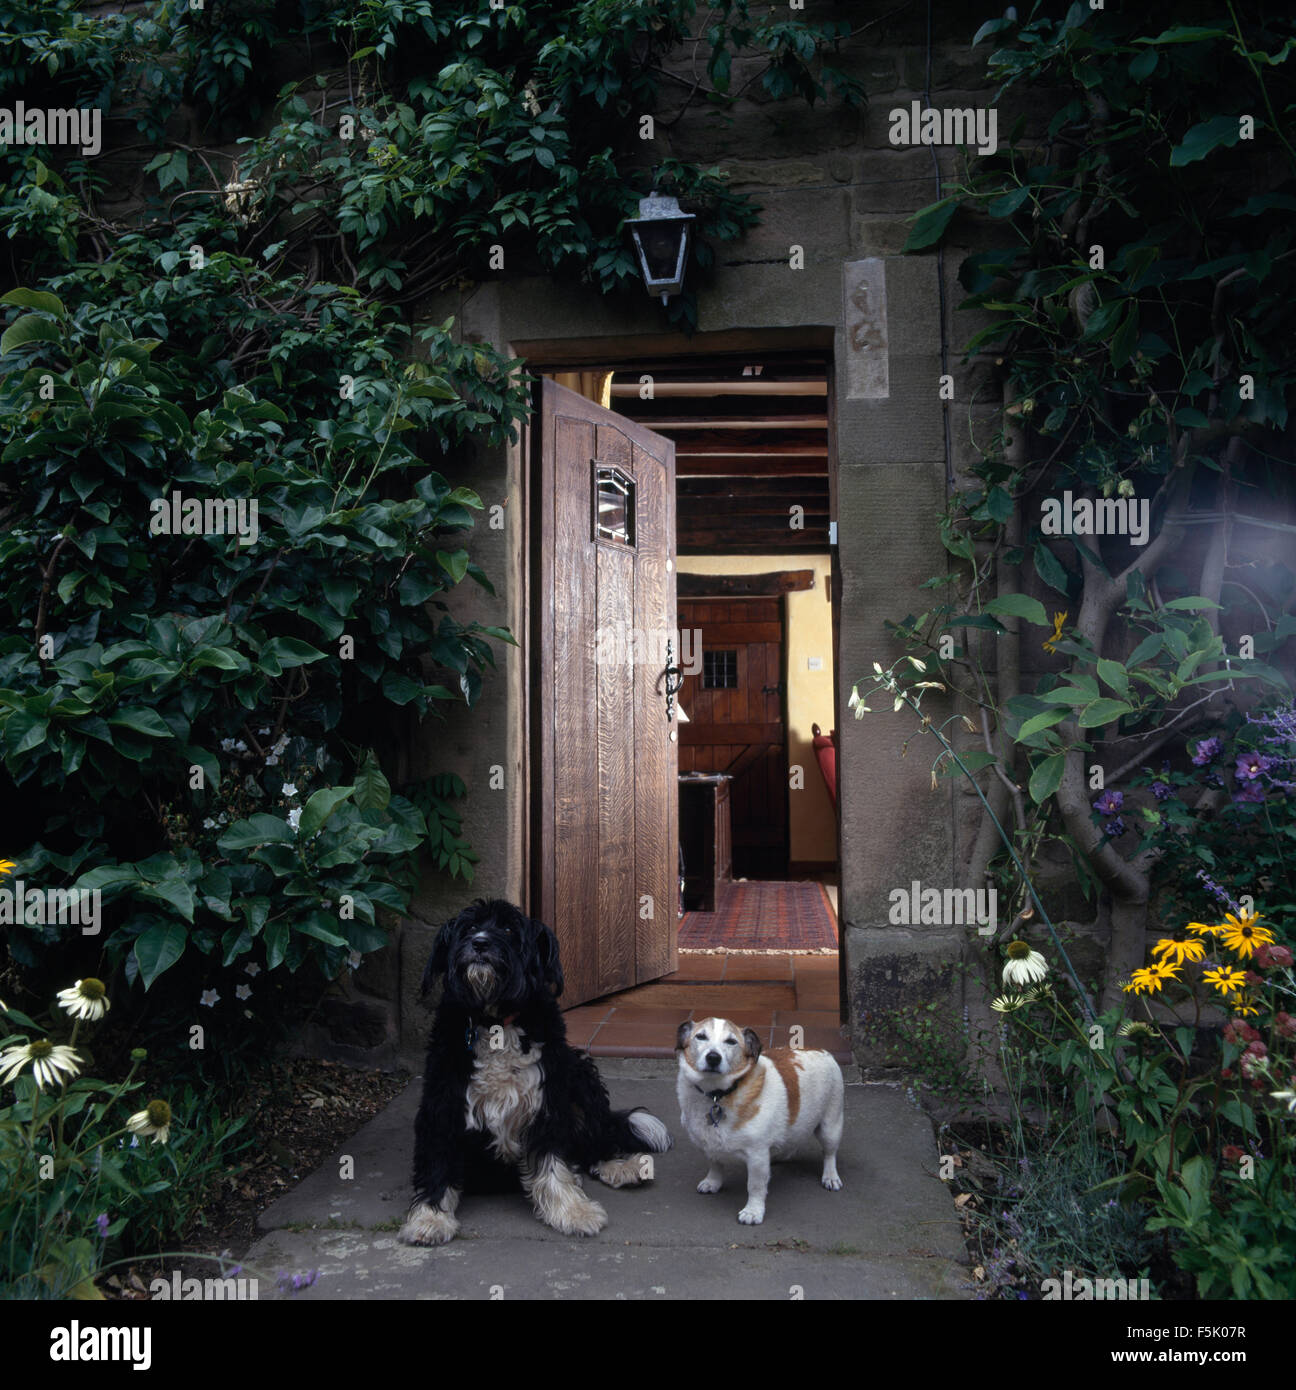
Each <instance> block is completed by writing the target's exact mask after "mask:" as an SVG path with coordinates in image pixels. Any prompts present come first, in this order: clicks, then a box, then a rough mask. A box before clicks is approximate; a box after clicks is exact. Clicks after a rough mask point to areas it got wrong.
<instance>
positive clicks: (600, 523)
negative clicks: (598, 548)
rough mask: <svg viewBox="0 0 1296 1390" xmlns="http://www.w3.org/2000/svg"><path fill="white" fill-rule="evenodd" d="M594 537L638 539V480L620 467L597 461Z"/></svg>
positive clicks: (630, 541) (631, 541) (621, 541)
mask: <svg viewBox="0 0 1296 1390" xmlns="http://www.w3.org/2000/svg"><path fill="white" fill-rule="evenodd" d="M594 538H595V539H596V540H601V541H616V542H618V543H619V544H621V545H629V546H633V545H634V543H635V484H634V479H633V478H632V477H630V475H629V474H628V473H623V472H622V471H621V470H620V469H619V468H613V467H609V466H605V465H603V464H599V463H596V464H595V465H594Z"/></svg>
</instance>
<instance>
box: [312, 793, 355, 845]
mask: <svg viewBox="0 0 1296 1390" xmlns="http://www.w3.org/2000/svg"><path fill="white" fill-rule="evenodd" d="M354 791H355V787H354V786H351V787H321V788H320V790H319V791H317V792H316V793H315V795H314V796H312V797H311V799H310V800H309V801H308V802H307V803H306V809H305V810H304V811H303V812H302V818H301V823H300V824H299V826H298V833H299V835H300V836H301V838H302V839H303V840H309V839H310V838H311V836H312V835H314V834H315V833H316V832H317V831H318V830H319V829H320V827H321V826H323V824H324V822H325V821H326V820H328V818H329V817H330V816H331V815H332V814H333V812H334V811H336V810H337V808H338V807H339V806H341V805H342V803H343V802H344V801H346V800H347V798H348V797H349V796H351V794H352V793H353V792H354Z"/></svg>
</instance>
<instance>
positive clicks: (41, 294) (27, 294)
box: [0, 286, 67, 319]
mask: <svg viewBox="0 0 1296 1390" xmlns="http://www.w3.org/2000/svg"><path fill="white" fill-rule="evenodd" d="M0 304H16V305H17V306H18V308H20V309H40V310H42V311H43V312H45V313H47V314H53V315H54V317H55V318H57V319H62V318H66V317H67V310H66V309H65V308H64V307H63V301H62V300H61V299H60V298H59V297H58V296H57V295H54V294H47V293H46V292H45V291H44V290H28V289H24V288H23V287H22V286H19V287H18V289H16V290H10V291H9V293H8V294H6V295H0Z"/></svg>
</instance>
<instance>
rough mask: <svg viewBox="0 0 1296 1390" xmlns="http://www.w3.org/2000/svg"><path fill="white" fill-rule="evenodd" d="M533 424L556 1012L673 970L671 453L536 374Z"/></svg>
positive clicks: (537, 895) (543, 845)
mask: <svg viewBox="0 0 1296 1390" xmlns="http://www.w3.org/2000/svg"><path fill="white" fill-rule="evenodd" d="M538 413H539V430H538V431H536V437H537V443H538V449H539V457H538V459H537V460H536V463H537V468H536V474H535V476H536V480H537V492H536V495H535V497H534V499H533V506H532V513H531V515H532V531H531V542H532V548H533V554H534V560H535V565H534V571H533V589H532V599H531V603H532V613H533V640H534V643H535V646H534V658H533V661H532V677H533V689H532V723H531V739H532V751H533V758H534V763H533V769H532V775H533V778H534V783H533V787H534V799H533V813H534V814H533V824H532V893H533V915H538V916H539V917H540V918H541V920H543V921H545V922H547V923H548V924H549V925H550V926H552V927H553V929H554V931H555V932H556V933H557V935H558V942H559V946H560V948H561V950H562V964H563V972H564V974H565V976H566V989H565V991H564V994H563V1005H564V1007H570V1006H571V1005H573V1004H578V1003H581V1002H583V1001H584V1000H587V999H593V998H597V997H598V996H600V995H603V994H608V993H611V992H613V991H616V990H620V989H626V988H629V987H630V986H632V985H635V984H642V983H644V982H645V981H647V980H654V979H657V978H658V977H659V976H661V975H665V974H667V973H669V972H670V971H672V970H674V969H675V968H676V965H677V942H678V921H677V916H676V913H677V907H678V898H679V887H678V862H677V854H678V848H677V847H678V816H679V797H678V766H679V761H678V744H677V737H678V734H677V730H678V725H677V723H676V722H675V721H674V720H673V719H668V717H667V710H668V705H667V700H666V684H665V678H664V668H665V666H666V642H667V641H669V642H670V650H671V654H672V656H673V658H674V659H675V660H678V656H679V645H678V641H679V639H678V635H677V634H676V631H675V445H674V443H673V442H672V441H671V440H668V439H664V438H663V437H662V436H661V435H658V434H654V433H653V432H652V431H651V430H648V429H646V428H644V427H643V426H642V425H637V424H635V423H633V422H632V421H629V420H626V419H624V418H623V417H622V416H619V415H616V414H614V413H613V412H612V411H610V410H605V409H604V408H603V407H601V406H599V405H596V404H594V403H593V402H592V401H589V400H586V399H585V397H583V396H580V395H577V394H576V393H575V392H573V391H569V390H567V389H566V388H565V387H562V386H558V385H557V384H556V383H554V382H552V381H550V380H548V379H544V380H542V382H541V385H540V409H539V412H538Z"/></svg>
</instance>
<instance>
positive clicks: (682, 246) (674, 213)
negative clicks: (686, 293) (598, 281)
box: [626, 189, 697, 304]
mask: <svg viewBox="0 0 1296 1390" xmlns="http://www.w3.org/2000/svg"><path fill="white" fill-rule="evenodd" d="M695 221H697V218H696V217H695V216H694V215H693V214H692V213H691V212H681V211H680V205H679V203H678V202H676V200H675V199H674V198H671V197H668V196H666V195H665V194H661V193H658V192H657V190H656V189H653V191H652V192H651V193H650V194H649V195H648V196H647V197H646V198H641V199H640V200H639V216H638V217H633V218H631V219H630V220H629V221H628V222H627V223H626V226H627V227H629V228H630V235H631V236H632V237H633V238H634V244H635V252H636V254H637V255H638V257H639V271H640V273H641V274H642V275H643V278H644V284H645V285H646V286H647V287H648V293H649V294H659V295H661V301H662V303H663V304H665V303H666V301H667V300H668V299H669V298H670V297H671V295H673V294H679V292H680V291H681V290H682V289H683V288H684V267H685V266H686V265H687V264H688V254H689V250H690V248H691V247H692V245H693V223H694V222H695Z"/></svg>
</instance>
